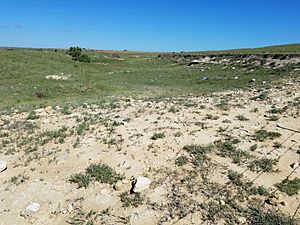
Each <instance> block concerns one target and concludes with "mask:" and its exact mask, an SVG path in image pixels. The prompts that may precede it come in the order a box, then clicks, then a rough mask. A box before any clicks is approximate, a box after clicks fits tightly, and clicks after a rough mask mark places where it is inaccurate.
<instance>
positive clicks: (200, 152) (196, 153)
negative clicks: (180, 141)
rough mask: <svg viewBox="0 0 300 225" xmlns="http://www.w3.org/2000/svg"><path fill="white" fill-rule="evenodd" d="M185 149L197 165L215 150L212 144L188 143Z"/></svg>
mask: <svg viewBox="0 0 300 225" xmlns="http://www.w3.org/2000/svg"><path fill="white" fill-rule="evenodd" d="M183 150H185V151H187V152H188V153H190V154H191V156H192V162H193V164H194V165H195V166H200V165H202V164H203V162H204V161H205V160H207V159H208V156H207V154H208V153H210V152H211V151H212V150H213V146H212V145H207V146H203V145H186V146H184V147H183Z"/></svg>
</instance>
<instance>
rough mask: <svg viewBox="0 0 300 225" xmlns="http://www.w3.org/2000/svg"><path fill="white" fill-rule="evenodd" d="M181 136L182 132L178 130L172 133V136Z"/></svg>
mask: <svg viewBox="0 0 300 225" xmlns="http://www.w3.org/2000/svg"><path fill="white" fill-rule="evenodd" d="M181 136H182V133H181V132H180V131H178V132H176V133H175V134H174V137H181Z"/></svg>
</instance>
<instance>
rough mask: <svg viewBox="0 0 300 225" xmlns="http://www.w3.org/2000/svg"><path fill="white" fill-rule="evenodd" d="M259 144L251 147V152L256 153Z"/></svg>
mask: <svg viewBox="0 0 300 225" xmlns="http://www.w3.org/2000/svg"><path fill="white" fill-rule="evenodd" d="M257 147H258V146H257V144H254V145H251V147H250V151H252V152H253V151H255V150H256V149H257Z"/></svg>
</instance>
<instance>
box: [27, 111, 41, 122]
mask: <svg viewBox="0 0 300 225" xmlns="http://www.w3.org/2000/svg"><path fill="white" fill-rule="evenodd" d="M38 118H39V116H38V115H37V114H36V112H35V111H31V112H30V113H29V115H28V116H27V119H28V120H36V119H38Z"/></svg>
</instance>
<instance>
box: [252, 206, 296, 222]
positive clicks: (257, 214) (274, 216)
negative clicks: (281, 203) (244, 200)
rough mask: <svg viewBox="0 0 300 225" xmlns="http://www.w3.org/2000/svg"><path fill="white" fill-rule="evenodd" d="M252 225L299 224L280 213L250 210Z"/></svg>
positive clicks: (256, 209) (258, 209)
mask: <svg viewBox="0 0 300 225" xmlns="http://www.w3.org/2000/svg"><path fill="white" fill-rule="evenodd" d="M249 224H250V225H260V224H261V225H297V224H298V222H297V221H296V220H295V219H293V218H291V217H289V216H286V215H284V214H282V213H280V212H278V211H274V210H269V211H267V212H264V211H263V210H262V209H260V208H254V207H251V208H250V216H249Z"/></svg>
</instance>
